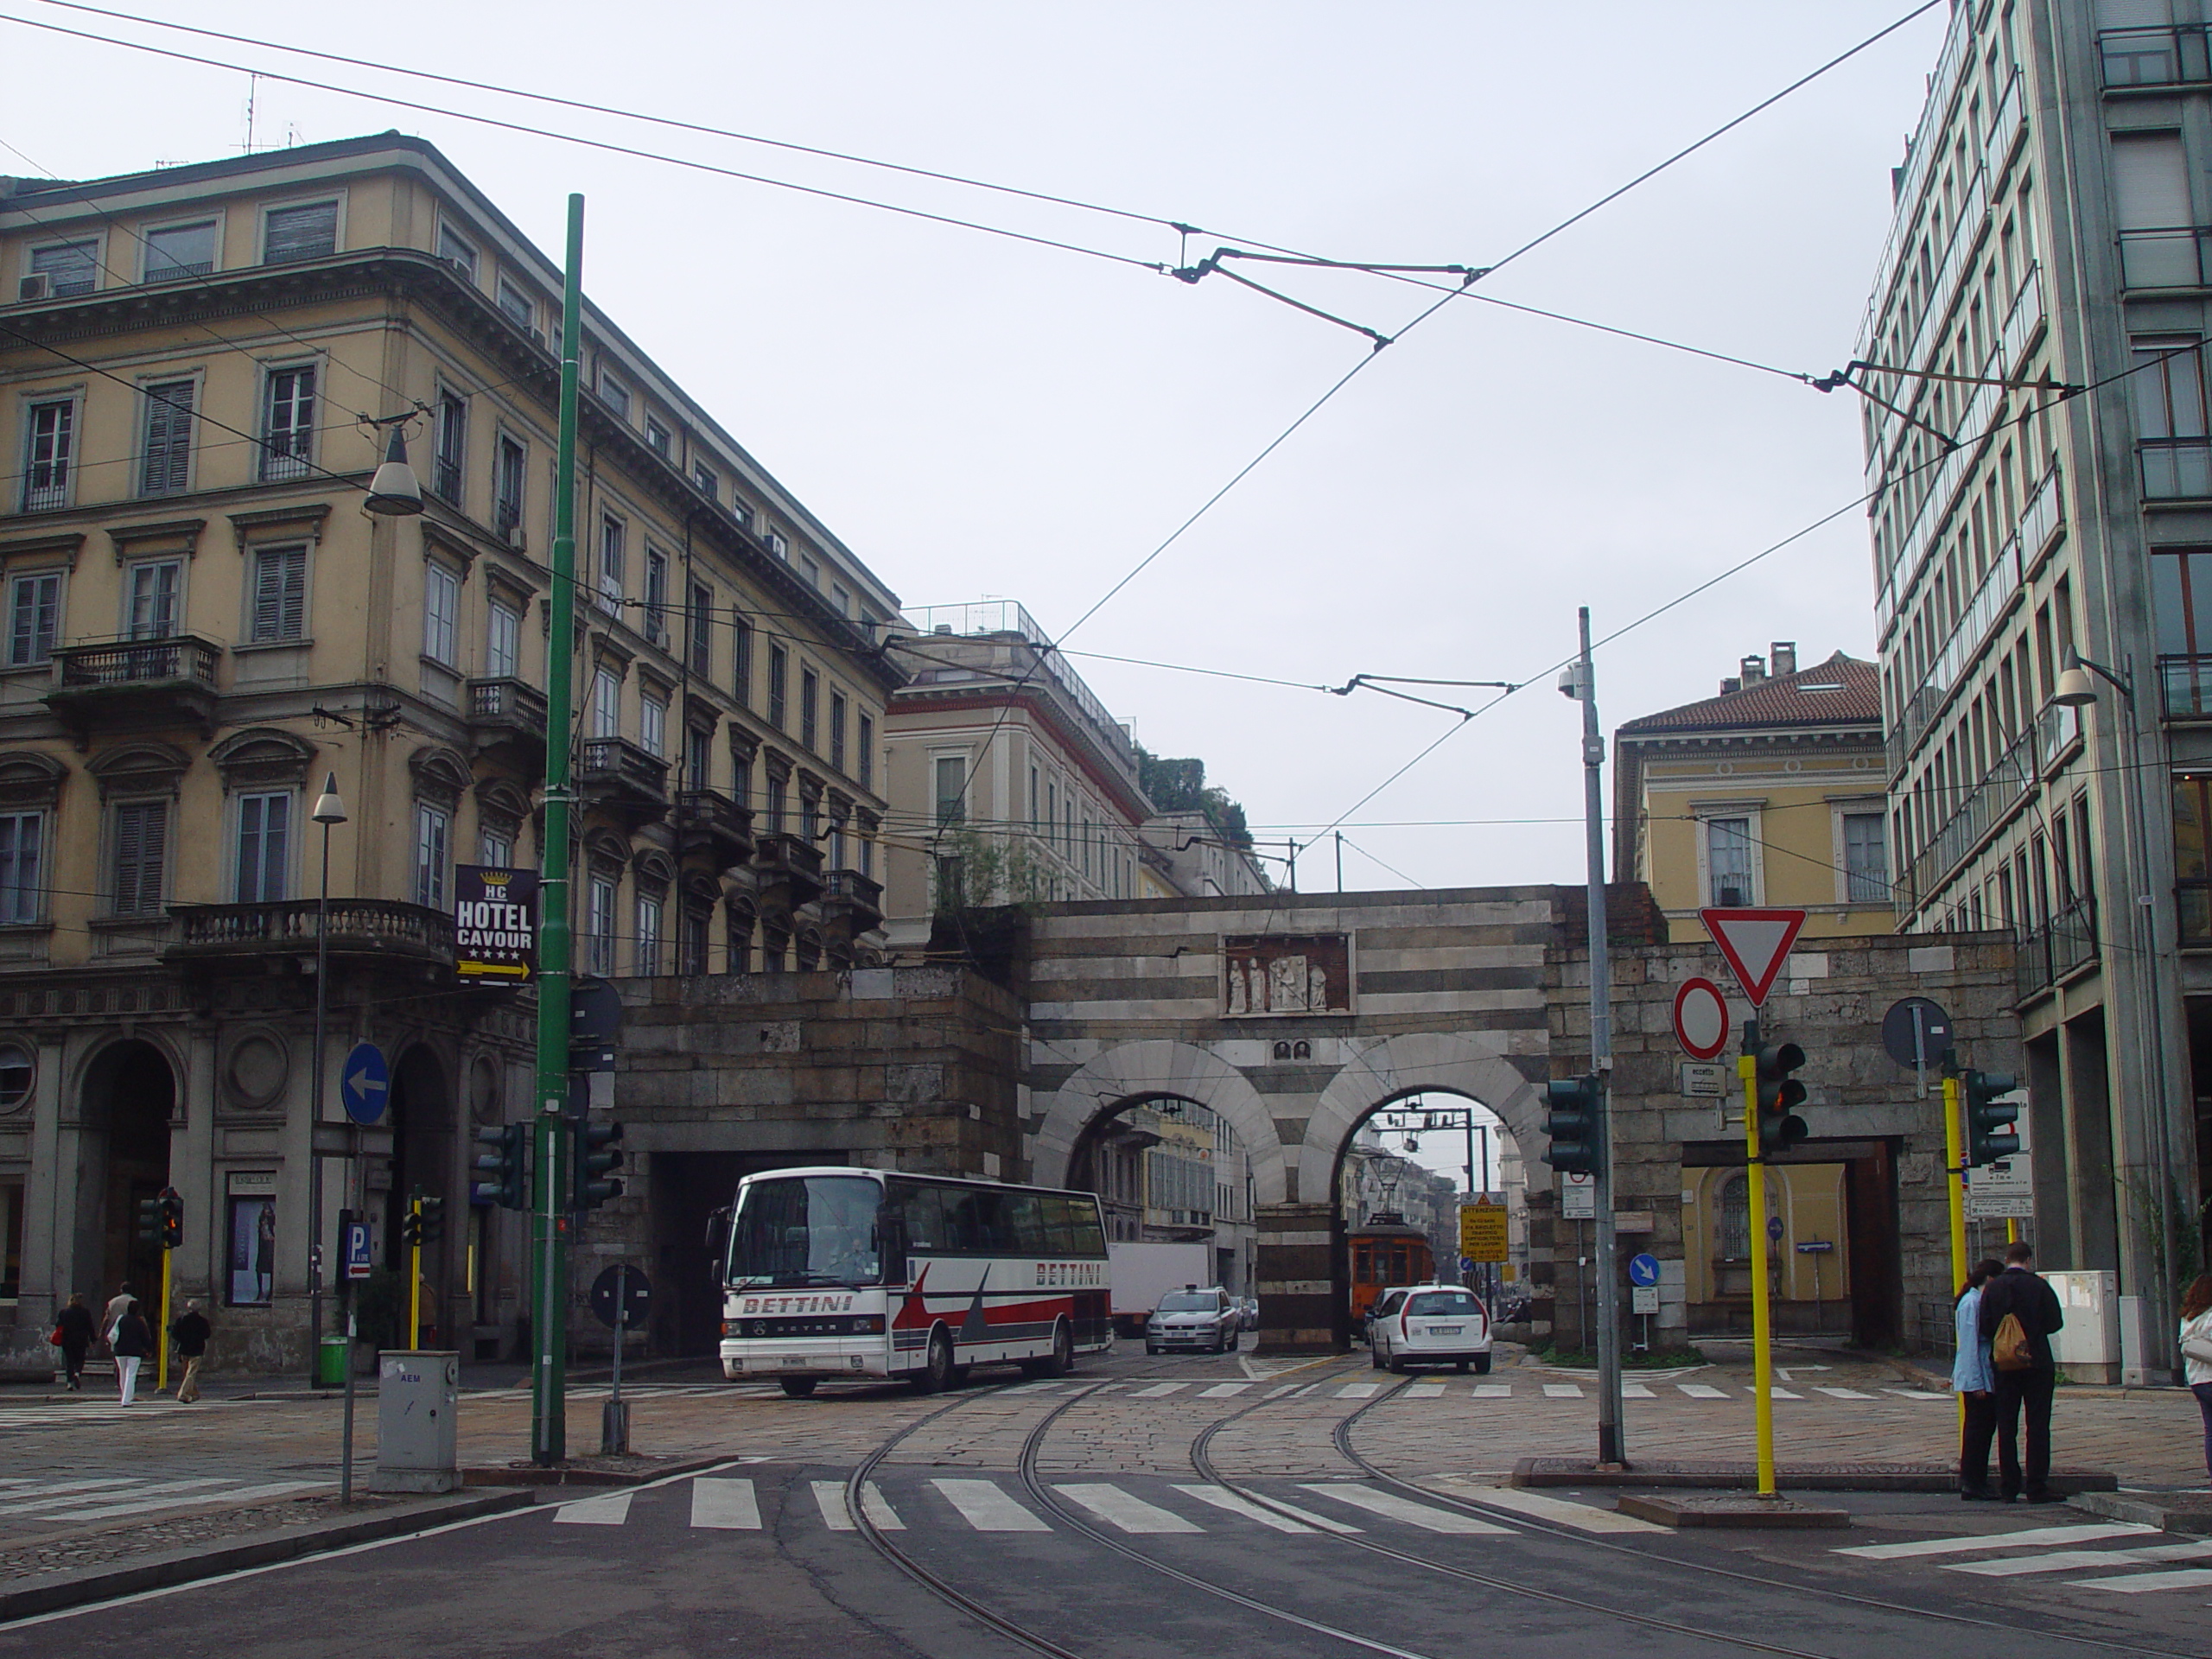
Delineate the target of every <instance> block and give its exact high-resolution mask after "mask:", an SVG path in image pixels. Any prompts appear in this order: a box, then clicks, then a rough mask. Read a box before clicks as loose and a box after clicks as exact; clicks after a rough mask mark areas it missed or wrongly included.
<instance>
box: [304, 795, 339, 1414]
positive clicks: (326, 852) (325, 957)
mask: <svg viewBox="0 0 2212 1659" xmlns="http://www.w3.org/2000/svg"><path fill="white" fill-rule="evenodd" d="M314 817H315V822H316V823H319V824H321V826H322V887H321V892H320V893H318V894H317V896H316V899H315V1049H314V1054H313V1058H311V1059H310V1061H309V1065H310V1066H311V1067H312V1068H313V1075H312V1077H310V1079H309V1081H308V1387H309V1388H313V1387H314V1386H315V1384H316V1383H318V1382H320V1381H321V1370H322V1153H321V1148H319V1147H317V1146H316V1145H315V1137H316V1136H317V1135H320V1134H321V1131H322V1078H323V1072H324V1070H325V1066H324V1063H323V1046H324V1044H325V1043H326V1042H327V1040H328V1033H329V1025H330V830H331V826H332V825H334V824H340V823H345V822H346V803H345V802H344V801H342V800H340V798H338V774H337V773H336V772H331V773H329V774H328V775H327V777H326V778H325V779H323V785H322V795H321V798H320V799H318V800H317V801H316V802H315V813H314Z"/></svg>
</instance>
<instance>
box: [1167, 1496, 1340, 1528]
mask: <svg viewBox="0 0 2212 1659" xmlns="http://www.w3.org/2000/svg"><path fill="white" fill-rule="evenodd" d="M1175 1490H1176V1491H1179V1492H1181V1493H1182V1494H1183V1495H1184V1496H1185V1497H1195V1498H1197V1499H1198V1502H1199V1503H1211V1504H1212V1505H1213V1506H1214V1508H1216V1509H1217V1510H1228V1511H1229V1513H1230V1514H1231V1515H1241V1516H1243V1517H1244V1518H1245V1519H1246V1520H1247V1521H1256V1522H1259V1523H1260V1524H1261V1525H1262V1526H1263V1527H1272V1528H1274V1529H1275V1530H1276V1531H1277V1532H1357V1531H1358V1530H1359V1529H1358V1528H1357V1527H1355V1526H1353V1525H1352V1524H1351V1522H1348V1521H1332V1520H1331V1519H1330V1518H1329V1517H1328V1516H1325V1515H1316V1514H1314V1513H1313V1510H1301V1509H1300V1508H1299V1507H1298V1506H1297V1505H1296V1504H1294V1503H1282V1502H1281V1500H1280V1499H1274V1500H1271V1501H1272V1502H1274V1503H1275V1505H1276V1507H1275V1508H1274V1509H1269V1508H1268V1507H1267V1505H1265V1504H1261V1503H1253V1502H1252V1501H1251V1500H1250V1499H1249V1498H1248V1497H1244V1495H1243V1493H1241V1492H1232V1491H1230V1490H1229V1489H1228V1488H1227V1487H1226V1486H1197V1485H1192V1486H1178V1487H1177V1488H1176V1489H1175ZM1294 1517H1295V1518H1294Z"/></svg>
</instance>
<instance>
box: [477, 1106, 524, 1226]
mask: <svg viewBox="0 0 2212 1659" xmlns="http://www.w3.org/2000/svg"><path fill="white" fill-rule="evenodd" d="M476 1139H477V1141H478V1143H479V1144H480V1145H482V1146H487V1147H494V1148H496V1150H494V1151H492V1152H483V1153H479V1154H477V1155H476V1167H477V1168H479V1169H480V1170H482V1171H483V1172H484V1173H486V1175H487V1176H489V1177H490V1178H491V1179H488V1180H480V1181H476V1182H474V1183H472V1184H471V1185H470V1186H469V1189H468V1196H469V1198H470V1200H471V1201H472V1202H474V1203H476V1204H496V1205H501V1206H503V1207H504V1208H505V1209H509V1210H527V1209H529V1208H530V1125H529V1124H527V1123H510V1124H508V1125H507V1126H506V1127H505V1128H503V1129H479V1130H477V1131H476Z"/></svg>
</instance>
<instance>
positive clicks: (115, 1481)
mask: <svg viewBox="0 0 2212 1659" xmlns="http://www.w3.org/2000/svg"><path fill="white" fill-rule="evenodd" d="M130 1484H131V1481H130V1476H128V1475H102V1476H100V1477H99V1478H97V1479H86V1480H57V1481H55V1482H54V1484H53V1485H51V1486H48V1488H47V1489H46V1490H45V1491H43V1492H41V1494H40V1495H39V1496H38V1497H27V1498H22V1499H21V1500H19V1501H11V1502H10V1503H0V1515H21V1514H22V1513H23V1512H24V1511H25V1510H46V1509H51V1508H53V1507H54V1504H55V1503H59V1502H60V1501H62V1494H64V1493H81V1494H85V1495H86V1497H87V1499H89V1497H90V1495H91V1494H92V1492H93V1491H95V1490H96V1489H97V1488H99V1487H102V1486H128V1485H130ZM8 1496H9V1497H10V1499H11V1500H14V1499H15V1498H16V1494H14V1493H13V1492H10V1494H9V1495H8ZM68 1501H70V1502H72V1503H74V1502H76V1501H78V1500H77V1499H76V1498H75V1497H71V1498H70V1499H69V1500H68Z"/></svg>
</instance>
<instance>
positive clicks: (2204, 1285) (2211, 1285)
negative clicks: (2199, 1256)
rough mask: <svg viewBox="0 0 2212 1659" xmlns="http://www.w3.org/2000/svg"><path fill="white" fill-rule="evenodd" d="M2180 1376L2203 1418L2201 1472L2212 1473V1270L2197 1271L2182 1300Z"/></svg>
mask: <svg viewBox="0 0 2212 1659" xmlns="http://www.w3.org/2000/svg"><path fill="white" fill-rule="evenodd" d="M2181 1365H2182V1376H2183V1378H2184V1379H2185V1380H2186V1381H2187V1382H2188V1383H2189V1391H2190V1393H2191V1394H2193V1395H2196V1409H2197V1411H2198V1412H2199V1413H2200V1414H2202V1416H2203V1419H2204V1471H2205V1473H2207V1474H2212V1273H2200V1274H2197V1275H2196V1282H2195V1283H2193V1284H2191V1285H2190V1287H2189V1289H2188V1291H2187V1293H2186V1294H2183V1297H2182V1299H2181Z"/></svg>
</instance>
